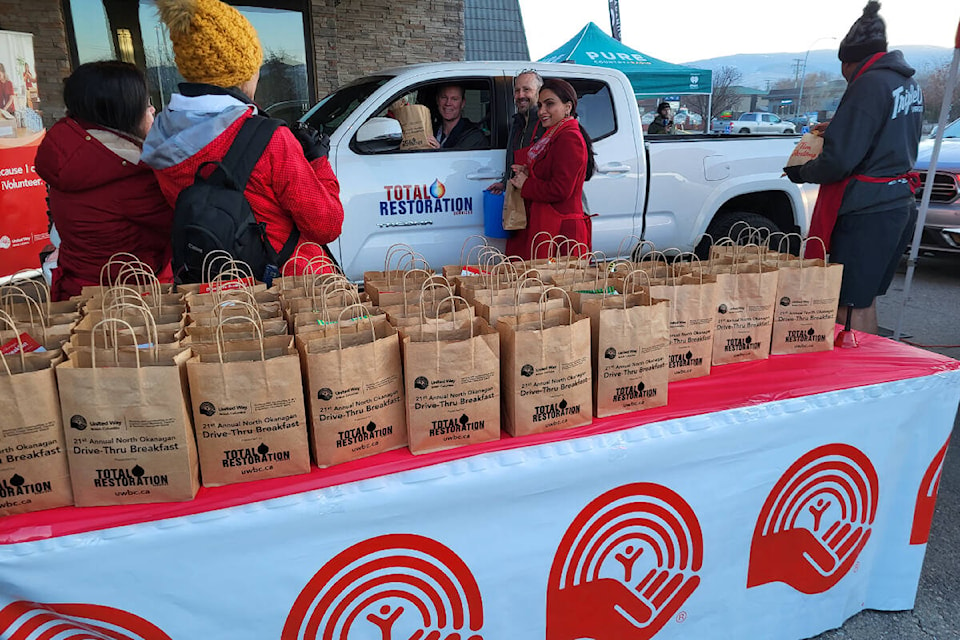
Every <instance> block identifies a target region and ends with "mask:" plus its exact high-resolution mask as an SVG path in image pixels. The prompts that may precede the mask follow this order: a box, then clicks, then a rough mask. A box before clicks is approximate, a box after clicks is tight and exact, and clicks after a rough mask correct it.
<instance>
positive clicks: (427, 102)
mask: <svg viewBox="0 0 960 640" xmlns="http://www.w3.org/2000/svg"><path fill="white" fill-rule="evenodd" d="M451 86H459V87H461V88H462V90H463V111H462V112H461V115H460V117H461V118H462V119H465V120H466V124H465V126H466V128H467V129H466V131H467V132H466V133H462V134H461V135H458V136H457V138H458V139H459V141H460V142H459V143H458V144H457V145H456V146H454V147H451V148H447V147H443V148H440V149H432V148H431V149H404V150H403V151H402V153H420V152H425V151H463V150H467V149H490V148H491V146H490V139H491V131H492V130H493V128H494V126H495V125H494V123H493V105H492V104H491V103H492V99H493V82H492V80H491V79H489V78H483V79H476V78H469V79H468V78H452V79H450V80H440V81H433V82H430V83H429V84H423V85H419V86H416V87H412V88H408V89H406V90H405V91H404V92H403V93H402V94H400V95H396V96H392V97H391V98H390V99H389V100H387V101H386V102H385V103H384V104H383V105H381V106H380V108H379V109H378V110H377V111H376V112H375V113H374V115H373V116H372V117H375V118H384V117H386V118H392V117H394V116H393V113H392V111H391V109H392V107H393V106H394V104H395V102H396V101H397V100H405V101H406V102H407V103H408V104H419V105H423V106H425V107H427V108H428V109H429V110H430V117H431V124H432V127H433V134H434V138H438V139H439V138H440V136H438V133H439V131H438V130H439V128H440V126H441V122H442V119H441V114H440V109H439V106H438V100H439V96H440V94H441V93H445V92H447V91H448V88H449V87H451ZM457 126H460V125H459V124H458V125H457ZM461 131H464V130H463V128H462V127H461ZM375 153H401V151H400V148H399V146H397V147H394V148H388V149H380V150H377V151H376V152H375Z"/></svg>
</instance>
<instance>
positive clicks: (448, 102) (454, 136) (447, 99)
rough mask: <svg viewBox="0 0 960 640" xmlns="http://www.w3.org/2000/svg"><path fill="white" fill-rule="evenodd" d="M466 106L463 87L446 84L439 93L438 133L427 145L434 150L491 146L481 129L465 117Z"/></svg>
mask: <svg viewBox="0 0 960 640" xmlns="http://www.w3.org/2000/svg"><path fill="white" fill-rule="evenodd" d="M466 104H467V100H466V98H465V97H464V94H463V87H462V86H460V85H458V84H445V85H442V86H441V87H440V89H439V90H438V91H437V112H438V113H439V114H440V120H439V121H438V122H436V123H435V124H434V127H433V130H434V131H435V132H436V133H435V134H434V136H433V137H430V138H427V144H429V145H430V146H431V147H433V148H434V149H485V148H487V146H489V145H488V144H487V136H486V135H484V133H483V131H482V130H481V129H480V127H478V126H477V125H475V124H474V123H472V122H470V121H469V120H468V119H466V118H464V117H463V108H464V107H465V106H466Z"/></svg>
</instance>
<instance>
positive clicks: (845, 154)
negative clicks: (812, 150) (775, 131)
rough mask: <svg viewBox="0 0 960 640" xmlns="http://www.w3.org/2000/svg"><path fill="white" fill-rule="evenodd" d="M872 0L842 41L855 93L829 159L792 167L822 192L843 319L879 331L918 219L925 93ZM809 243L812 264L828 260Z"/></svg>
mask: <svg viewBox="0 0 960 640" xmlns="http://www.w3.org/2000/svg"><path fill="white" fill-rule="evenodd" d="M879 9H880V3H879V2H876V1H875V0H871V1H870V2H868V3H867V6H866V7H865V8H864V10H863V15H862V16H861V17H860V18H859V19H858V20H857V21H856V22H855V23H854V24H853V26H852V27H851V29H850V31H849V33H847V35H846V37H845V38H844V39H843V41H842V42H841V43H840V50H839V52H838V57H839V58H840V62H841V72H842V73H843V77H844V78H846V80H847V83H848V86H847V90H846V92H845V93H844V94H843V98H841V100H840V105H839V106H838V107H837V111H836V114H835V115H834V117H833V120H831V121H830V123H829V126H828V127H827V129H826V130H825V131H824V132H823V152H822V153H821V154H820V156H819V157H817V158H815V159H813V160H811V161H810V162H808V163H806V164H804V165H800V166H794V167H786V168H784V172H785V173H786V175H787V177H788V178H789V179H790V180H792V181H793V182H796V183H803V182H811V183H817V184H820V185H822V186H821V187H820V195H819V196H818V198H817V205H816V208H815V209H814V213H813V219H812V220H811V223H810V236H811V237H812V236H817V237H820V238H822V239H823V240H824V243H825V245H826V248H827V250H828V252H829V254H830V259H831V261H833V262H839V263H841V264H843V284H842V286H841V289H840V308H839V309H838V313H837V321H838V322H841V323H842V322H843V321H844V319H845V318H846V316H847V312H848V308H849V309H851V310H852V311H851V320H852V321H851V326H852V327H853V328H854V329H858V330H860V331H866V332H869V333H877V329H878V326H877V312H876V298H877V296H881V295H884V294H885V293H886V292H887V288H888V287H889V286H890V282H891V281H892V280H893V276H894V273H895V272H896V269H897V265H898V264H899V262H900V256H902V255H903V252H904V250H905V249H906V247H907V244H908V243H909V241H910V237H911V235H912V233H913V227H914V224H915V222H916V217H917V207H916V200H915V199H914V195H913V192H914V190H915V189H916V187H917V185H918V184H919V176H917V174H915V173H912V172H911V170H912V169H913V166H914V163H915V162H916V159H917V145H918V144H919V142H920V135H921V125H922V119H923V93H922V92H921V91H920V86H919V85H918V84H917V82H916V80H914V79H913V76H914V74H915V73H916V72H915V71H914V69H913V68H911V67H910V66H909V65H908V64H907V62H906V60H904V57H903V53H902V52H900V51H890V52H887V38H886V26H885V24H884V22H883V19H882V18H881V17H880V16H879V15H877V12H878V11H879ZM814 244H816V245H819V243H808V249H807V254H806V255H807V257H820V256H821V255H822V253H820V249H819V246H817V247H814V246H813V245H814Z"/></svg>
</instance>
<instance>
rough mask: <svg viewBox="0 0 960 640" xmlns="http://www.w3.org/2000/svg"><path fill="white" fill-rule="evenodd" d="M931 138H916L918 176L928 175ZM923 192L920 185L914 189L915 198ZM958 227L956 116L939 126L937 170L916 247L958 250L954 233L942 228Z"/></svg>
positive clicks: (959, 132)
mask: <svg viewBox="0 0 960 640" xmlns="http://www.w3.org/2000/svg"><path fill="white" fill-rule="evenodd" d="M933 145H934V140H932V139H924V140H922V141H921V142H920V149H919V152H918V154H917V166H916V169H917V171H919V172H920V178H921V180H923V181H924V183H925V182H926V180H927V179H928V175H927V169H928V168H929V166H930V154H931V153H932V151H933ZM922 196H923V189H919V190H918V191H917V202H918V203H919V202H920V199H921V198H922ZM954 227H960V120H955V121H953V122H952V123H950V124H949V125H947V127H946V128H945V129H944V130H943V144H942V145H941V147H940V156H939V157H938V158H937V173H936V175H935V176H934V178H933V191H932V192H931V193H930V208H929V209H928V210H927V219H926V221H925V223H924V225H923V235H922V236H921V237H920V248H921V249H923V250H925V251H940V252H950V253H960V246H958V244H957V242H956V240H955V239H954V236H951V235H950V234H948V233H946V231H945V230H946V229H949V228H954Z"/></svg>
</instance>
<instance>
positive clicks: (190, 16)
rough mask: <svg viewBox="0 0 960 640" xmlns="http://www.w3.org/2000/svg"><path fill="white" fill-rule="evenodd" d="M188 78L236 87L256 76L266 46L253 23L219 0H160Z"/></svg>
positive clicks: (179, 67)
mask: <svg viewBox="0 0 960 640" xmlns="http://www.w3.org/2000/svg"><path fill="white" fill-rule="evenodd" d="M157 9H159V11H160V19H161V20H163V22H164V23H166V25H167V28H168V29H169V30H170V40H171V41H172V42H173V53H174V57H175V58H176V61H177V68H178V69H179V70H180V75H182V76H183V77H184V79H186V80H187V82H202V83H205V84H212V85H216V86H218V87H224V88H227V87H236V86H239V85H241V84H243V83H244V82H246V81H247V80H250V79H251V78H253V76H254V74H256V72H257V70H259V69H260V64H261V63H262V62H263V50H262V49H261V47H260V39H259V38H258V37H257V31H256V29H254V28H253V25H251V24H250V22H249V21H248V20H247V19H246V18H244V17H243V16H242V15H241V14H240V12H239V11H237V10H236V9H234V8H233V7H231V6H230V5H228V4H224V3H223V2H220V0H157Z"/></svg>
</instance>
